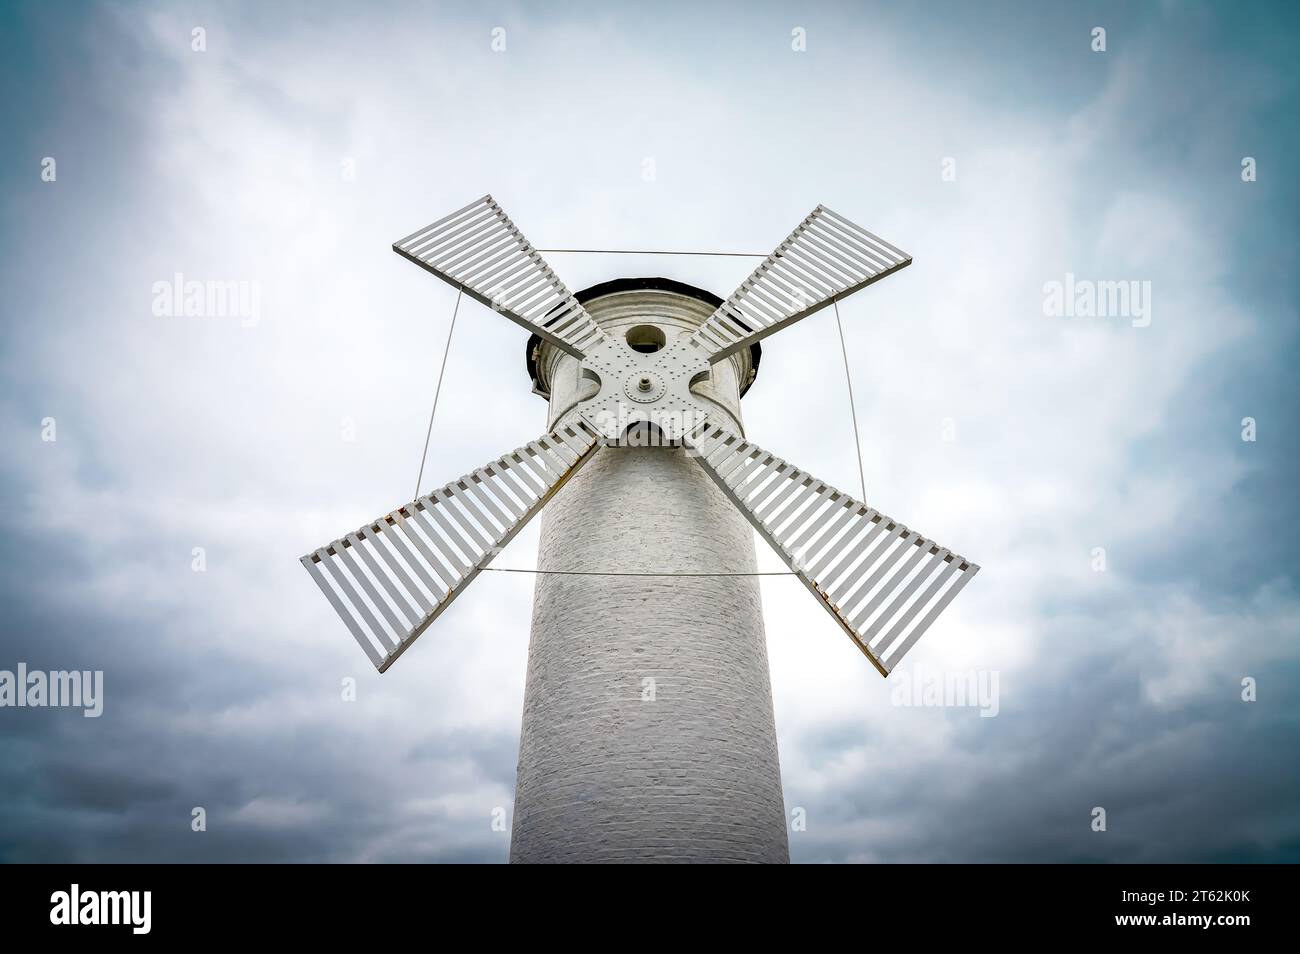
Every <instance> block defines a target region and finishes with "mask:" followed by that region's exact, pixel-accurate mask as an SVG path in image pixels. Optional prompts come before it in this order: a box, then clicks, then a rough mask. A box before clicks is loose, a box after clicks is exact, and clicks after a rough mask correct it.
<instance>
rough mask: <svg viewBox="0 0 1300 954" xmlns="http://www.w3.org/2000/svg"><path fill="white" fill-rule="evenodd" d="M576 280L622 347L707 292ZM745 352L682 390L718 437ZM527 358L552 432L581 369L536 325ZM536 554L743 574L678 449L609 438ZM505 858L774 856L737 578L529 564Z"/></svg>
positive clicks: (708, 307) (752, 616)
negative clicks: (527, 623) (587, 285)
mask: <svg viewBox="0 0 1300 954" xmlns="http://www.w3.org/2000/svg"><path fill="white" fill-rule="evenodd" d="M578 297H579V300H581V301H583V303H584V304H585V305H586V307H587V310H588V312H589V313H590V314H591V315H592V317H593V318H595V319H596V321H597V323H598V324H600V326H601V327H602V328H604V329H605V330H606V331H607V332H608V333H609V334H610V335H612V336H617V337H622V338H626V339H627V340H628V341H629V343H630V344H632V345H633V346H634V347H635V348H636V349H637V350H641V351H648V350H651V349H653V348H654V347H655V346H656V345H658V346H662V345H664V344H665V343H671V342H672V341H673V340H674V339H676V338H677V337H679V336H681V335H687V334H690V333H691V332H693V331H694V330H695V329H696V328H698V327H699V325H700V324H702V323H703V322H704V321H705V320H706V319H707V318H708V317H709V315H710V314H712V313H713V311H714V309H715V308H716V307H717V305H718V304H719V300H718V299H716V298H714V297H712V296H710V295H709V294H708V293H707V292H702V291H699V290H698V289H693V288H690V287H689V286H684V285H679V284H678V283H675V282H670V281H667V280H663V279H638V280H627V281H620V282H611V283H608V284H606V285H602V286H598V287H597V288H595V289H590V290H588V291H587V292H584V293H580V294H579V296H578ZM756 353H757V352H756V351H753V350H751V349H744V350H741V351H738V352H737V353H736V354H735V355H733V356H732V357H731V358H730V359H728V360H726V361H724V362H721V363H720V364H718V365H715V366H714V368H713V376H712V382H711V383H709V384H706V385H703V386H701V387H700V389H699V390H698V392H697V393H698V394H699V396H700V397H701V398H702V399H704V400H705V401H706V403H708V404H709V405H710V406H711V407H713V408H716V409H717V411H718V412H719V413H720V415H721V419H722V420H723V421H725V422H726V425H727V426H728V427H729V428H731V429H733V430H734V431H735V432H736V433H737V434H742V433H743V426H742V423H741V417H740V395H741V392H742V390H743V387H742V385H744V384H747V383H749V382H750V381H752V380H753V375H754V372H755V357H756ZM530 356H531V357H532V358H533V360H531V361H530V364H532V366H533V371H534V375H535V382H536V385H537V388H538V390H539V391H541V392H542V393H548V392H549V395H550V418H549V421H548V424H549V429H550V430H554V429H555V427H557V426H559V425H560V424H562V423H565V422H566V421H567V420H568V419H570V418H571V417H572V416H573V415H575V414H576V411H575V407H576V405H577V403H578V400H579V399H580V397H581V396H582V394H583V391H584V389H591V388H592V387H593V385H592V384H590V383H588V382H586V381H583V380H582V379H581V377H580V375H579V362H578V361H577V359H575V358H573V357H572V356H570V355H567V354H565V353H563V352H562V351H560V350H559V349H558V348H555V347H553V346H551V345H549V344H545V343H542V342H541V341H540V339H536V338H535V339H534V340H533V341H532V342H531V343H530ZM538 568H539V569H541V570H582V571H600V572H604V571H618V572H623V573H719V572H721V573H752V572H753V571H754V569H755V560H754V543H753V531H752V530H751V528H750V525H749V523H748V522H747V521H746V519H745V517H744V515H743V514H742V513H741V512H740V511H739V510H737V509H736V508H735V507H734V506H732V505H731V504H730V503H729V502H728V501H727V499H726V498H725V497H724V496H723V494H722V492H721V491H720V490H719V489H718V488H717V487H716V486H715V485H714V484H713V482H712V481H711V480H710V479H709V477H708V475H707V474H706V473H705V472H704V470H703V469H702V468H701V467H699V466H698V464H696V463H695V462H694V461H693V460H691V459H690V458H689V457H688V456H687V454H686V452H685V451H684V450H683V449H682V448H680V447H672V448H669V447H640V448H620V449H619V451H618V452H615V453H598V454H597V455H596V456H595V457H594V458H593V459H592V461H591V463H590V465H588V466H587V467H586V468H584V469H583V470H582V471H581V472H580V473H579V474H577V476H575V477H574V478H573V479H572V480H571V481H570V482H569V483H568V484H567V485H566V486H565V487H564V488H563V489H562V490H561V491H560V492H559V494H557V496H556V497H555V499H554V500H553V501H552V503H551V505H550V506H549V507H548V508H547V509H546V512H545V513H544V514H543V515H542V523H541V547H540V557H539V560H538ZM510 860H511V861H512V862H559V861H586V862H619V861H628V862H631V861H718V862H785V861H788V860H789V849H788V845H787V839H786V828H785V811H784V807H783V803H782V796H781V771H780V766H779V764H778V762H777V749H776V730H775V726H774V722H773V715H772V692H771V681H770V678H769V675H768V667H767V650H766V645H765V637H764V631H763V616H762V606H761V602H760V597H759V588H758V580H757V579H756V578H755V577H752V576H749V577H746V576H734V577H717V576H714V577H646V576H563V575H540V576H539V577H538V578H537V588H536V595H535V597H534V603H533V624H532V641H531V645H530V647H529V657H528V684H527V690H526V695H525V700H524V716H523V732H522V736H521V739H520V745H519V776H518V783H517V793H516V798H515V814H514V832H513V836H512V839H511V846H510Z"/></svg>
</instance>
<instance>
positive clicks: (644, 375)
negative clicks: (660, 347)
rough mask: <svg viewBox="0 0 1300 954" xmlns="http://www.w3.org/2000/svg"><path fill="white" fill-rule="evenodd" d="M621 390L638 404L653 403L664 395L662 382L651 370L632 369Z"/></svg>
mask: <svg viewBox="0 0 1300 954" xmlns="http://www.w3.org/2000/svg"><path fill="white" fill-rule="evenodd" d="M623 390H624V391H626V392H627V396H628V397H629V398H631V399H632V400H633V401H636V402H637V403H638V404H653V403H654V402H655V401H658V400H659V399H660V398H662V397H663V396H664V382H663V378H661V377H659V375H657V374H655V373H654V372H653V371H647V370H641V371H633V372H632V373H631V374H629V375H628V376H627V380H626V381H625V382H624V384H623Z"/></svg>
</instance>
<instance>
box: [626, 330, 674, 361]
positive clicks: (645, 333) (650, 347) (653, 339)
mask: <svg viewBox="0 0 1300 954" xmlns="http://www.w3.org/2000/svg"><path fill="white" fill-rule="evenodd" d="M627 343H628V346H629V347H630V348H631V349H632V350H633V351H639V352H641V353H642V354H654V353H655V352H656V351H658V350H659V349H660V348H662V347H663V346H664V345H666V344H667V343H668V337H667V336H666V335H665V334H664V333H663V331H662V330H661V329H660V328H657V327H655V326H654V325H636V326H635V327H633V328H629V329H628V330H627Z"/></svg>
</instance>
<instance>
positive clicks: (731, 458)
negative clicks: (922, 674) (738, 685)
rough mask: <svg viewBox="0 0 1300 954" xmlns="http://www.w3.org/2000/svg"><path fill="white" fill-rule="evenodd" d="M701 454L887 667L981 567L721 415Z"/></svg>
mask: <svg viewBox="0 0 1300 954" xmlns="http://www.w3.org/2000/svg"><path fill="white" fill-rule="evenodd" d="M687 444H688V445H689V446H690V447H692V448H693V449H694V450H695V452H696V454H697V460H698V461H699V463H700V465H701V466H702V467H703V468H704V470H705V471H706V472H707V473H708V475H709V476H710V477H711V478H712V479H713V481H714V482H715V483H716V484H717V485H718V486H719V487H720V488H721V489H722V491H723V492H724V493H725V494H726V495H727V497H728V498H729V499H730V500H731V501H732V503H734V504H735V505H736V506H737V507H739V508H740V509H741V511H742V512H743V513H744V514H745V516H746V517H748V518H749V521H750V523H752V524H753V525H754V528H755V529H756V530H757V531H758V532H759V534H760V535H761V536H762V537H763V539H765V540H766V541H767V542H768V543H769V544H771V545H772V548H773V549H775V550H776V551H777V553H778V554H780V556H781V558H782V559H783V560H784V561H785V563H786V565H787V566H789V567H790V569H791V570H793V571H794V572H795V574H796V575H797V576H798V577H799V579H800V580H802V581H803V583H804V585H805V586H807V587H808V589H809V590H811V591H812V592H813V594H814V595H816V596H817V597H818V602H820V603H821V604H822V605H823V606H825V607H826V609H827V610H828V611H829V612H830V614H831V615H832V616H833V617H835V619H836V621H838V622H839V624H840V625H841V626H842V627H843V628H844V630H845V632H847V633H848V634H849V636H850V637H852V639H853V642H854V644H855V645H856V646H857V647H858V648H859V649H861V650H862V652H863V653H865V654H866V656H867V658H868V659H870V660H871V661H872V663H874V664H875V666H876V668H877V669H879V670H880V673H881V675H885V676H887V675H889V672H890V670H892V669H893V668H894V667H895V666H896V665H897V664H898V662H899V660H901V659H902V658H903V656H904V655H905V654H906V653H907V651H908V650H909V649H911V648H912V647H913V646H914V645H915V644H916V641H917V640H918V639H920V638H921V636H922V634H924V633H925V631H926V630H927V629H929V628H930V625H931V624H932V623H933V622H934V621H935V619H937V618H938V616H939V614H940V613H942V612H943V610H944V609H945V608H946V607H947V606H948V604H949V603H951V602H952V600H953V599H954V598H955V597H956V596H957V594H958V593H960V592H961V590H962V588H963V587H964V586H965V585H966V584H967V583H969V582H970V579H971V577H973V576H974V575H975V574H976V573H977V572H979V567H978V566H976V565H975V564H974V563H971V562H969V561H968V560H966V559H965V558H964V557H962V556H960V555H958V554H956V553H953V552H952V551H951V550H948V549H946V548H945V547H942V546H940V545H939V544H937V543H935V542H934V541H933V540H929V539H927V538H926V537H923V536H922V535H921V534H919V533H917V532H916V531H915V530H909V529H908V528H907V527H905V526H903V525H902V524H900V523H898V522H897V521H896V520H894V519H893V518H892V517H889V516H886V515H885V514H883V513H880V512H879V511H877V510H875V509H873V508H871V507H869V506H867V505H866V504H865V503H863V502H862V501H860V500H856V499H854V498H853V497H851V496H849V495H848V494H846V493H843V492H842V491H839V490H836V489H835V488H834V487H832V486H830V485H829V484H827V483H824V482H823V481H820V480H818V479H817V478H816V477H813V476H812V475H810V474H808V473H806V472H804V471H802V470H799V469H798V468H797V467H795V466H794V465H793V464H789V463H786V462H785V461H784V460H781V459H780V458H778V457H776V456H775V455H773V454H770V453H768V452H767V451H765V450H763V449H762V448H761V447H759V446H758V445H756V444H752V443H750V442H749V441H746V440H743V439H741V438H740V437H738V436H736V435H735V434H733V433H732V432H731V431H729V430H727V429H726V428H723V427H718V426H717V425H714V424H706V425H704V426H703V427H701V428H698V429H697V430H696V431H694V432H693V433H692V435H691V436H690V437H689V438H688V440H687Z"/></svg>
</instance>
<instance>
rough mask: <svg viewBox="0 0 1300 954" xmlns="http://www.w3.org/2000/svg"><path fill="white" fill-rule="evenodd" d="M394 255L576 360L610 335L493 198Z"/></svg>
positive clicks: (422, 233)
mask: <svg viewBox="0 0 1300 954" xmlns="http://www.w3.org/2000/svg"><path fill="white" fill-rule="evenodd" d="M393 251H395V252H396V253H397V254H398V255H401V256H402V257H403V258H406V259H409V260H410V261H412V262H414V263H415V264H417V265H419V266H420V267H421V268H423V269H425V270H426V271H429V272H432V273H433V274H434V275H437V276H438V277H439V278H441V279H442V280H443V281H445V282H447V283H448V284H451V285H455V286H456V287H458V288H463V289H464V290H465V294H467V295H469V296H470V297H471V298H474V299H476V300H478V301H480V302H482V303H483V304H485V305H487V306H488V307H490V308H492V309H493V310H494V311H499V312H500V313H501V314H503V315H505V316H506V317H507V318H509V319H510V320H511V321H513V322H515V323H516V324H519V325H522V326H523V327H525V328H527V329H528V330H529V331H531V332H532V333H533V334H535V335H538V336H540V337H541V338H544V339H545V340H547V341H549V342H551V343H552V344H554V345H555V346H556V347H558V348H561V349H563V350H564V351H567V352H568V353H569V354H571V355H573V356H575V357H577V358H581V357H583V356H584V355H585V354H586V352H587V351H588V350H590V349H591V348H593V347H595V346H596V345H598V344H600V343H601V342H602V341H605V340H606V339H607V337H608V336H607V335H606V334H605V332H604V331H602V330H601V329H600V328H599V327H598V326H597V324H596V322H594V321H593V320H592V318H591V315H589V314H587V310H586V309H585V308H583V307H582V305H581V304H580V303H579V302H578V299H576V298H574V297H573V293H572V292H570V291H569V289H568V288H566V287H565V285H564V282H562V281H560V279H559V278H557V277H556V275H555V273H554V272H553V271H551V266H549V265H548V264H546V261H545V259H543V258H542V256H541V255H539V254H538V253H537V250H536V249H534V248H533V247H532V245H530V244H529V243H528V240H527V239H526V238H524V236H523V235H522V234H521V233H520V231H519V229H517V228H515V224H514V223H513V222H511V221H510V217H509V216H508V215H506V214H505V212H503V211H502V209H501V207H500V206H499V205H497V203H496V201H495V200H494V199H493V198H492V196H490V195H485V196H483V198H481V199H479V200H478V201H477V202H471V203H470V204H469V205H467V206H465V207H464V208H463V209H460V210H459V211H456V212H453V213H452V214H451V215H448V216H446V217H444V218H441V219H439V220H438V221H437V222H434V223H433V224H432V225H426V226H425V227H424V228H422V229H420V230H419V231H416V232H412V233H411V234H410V235H408V236H406V238H404V239H400V240H399V241H397V242H394V243H393Z"/></svg>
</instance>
